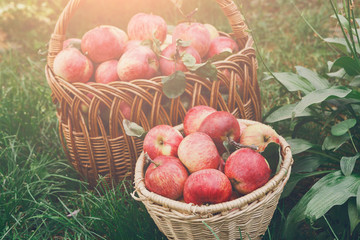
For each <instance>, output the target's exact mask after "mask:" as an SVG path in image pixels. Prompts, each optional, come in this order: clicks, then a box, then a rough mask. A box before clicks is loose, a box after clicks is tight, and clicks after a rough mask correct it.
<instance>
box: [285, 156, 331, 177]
mask: <svg viewBox="0 0 360 240" xmlns="http://www.w3.org/2000/svg"><path fill="white" fill-rule="evenodd" d="M327 162H328V159H326V158H325V157H321V156H319V155H309V156H305V157H302V158H297V159H296V161H295V162H294V164H293V166H292V172H294V173H306V172H313V171H315V170H316V169H318V167H320V166H321V165H322V164H324V163H327Z"/></svg>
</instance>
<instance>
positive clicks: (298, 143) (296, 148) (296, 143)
mask: <svg viewBox="0 0 360 240" xmlns="http://www.w3.org/2000/svg"><path fill="white" fill-rule="evenodd" d="M286 141H287V143H289V144H290V147H291V153H292V155H295V154H298V153H302V152H305V151H306V150H308V149H310V148H312V147H313V146H314V144H312V143H311V142H309V141H307V140H305V139H300V138H295V139H293V138H291V139H286Z"/></svg>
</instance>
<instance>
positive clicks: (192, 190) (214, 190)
mask: <svg viewBox="0 0 360 240" xmlns="http://www.w3.org/2000/svg"><path fill="white" fill-rule="evenodd" d="M231 192H232V189H231V183H230V181H229V179H228V178H227V177H226V176H225V174H224V173H222V172H220V171H219V170H216V169H203V170H200V171H197V172H195V173H193V174H191V175H190V176H189V177H188V178H187V180H186V182H185V186H184V200H185V202H186V203H194V204H196V205H202V204H206V203H222V202H226V201H229V200H230V197H231Z"/></svg>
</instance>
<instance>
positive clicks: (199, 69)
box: [187, 61, 217, 81]
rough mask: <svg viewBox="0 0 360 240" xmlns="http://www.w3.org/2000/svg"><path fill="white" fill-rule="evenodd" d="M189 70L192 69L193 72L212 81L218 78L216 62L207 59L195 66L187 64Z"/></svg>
mask: <svg viewBox="0 0 360 240" xmlns="http://www.w3.org/2000/svg"><path fill="white" fill-rule="evenodd" d="M187 68H188V70H190V71H191V72H193V73H196V74H197V75H199V76H201V77H204V78H208V79H210V80H211V81H216V80H217V68H216V67H215V65H214V64H212V63H211V62H209V61H207V62H204V63H200V64H195V65H194V66H192V67H191V66H187Z"/></svg>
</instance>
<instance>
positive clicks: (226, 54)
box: [209, 51, 232, 62]
mask: <svg viewBox="0 0 360 240" xmlns="http://www.w3.org/2000/svg"><path fill="white" fill-rule="evenodd" d="M231 55H232V51H223V52H221V53H218V54H215V55H214V56H212V57H211V58H210V59H209V61H210V62H217V61H222V60H225V59H226V58H228V57H229V56H231Z"/></svg>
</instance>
